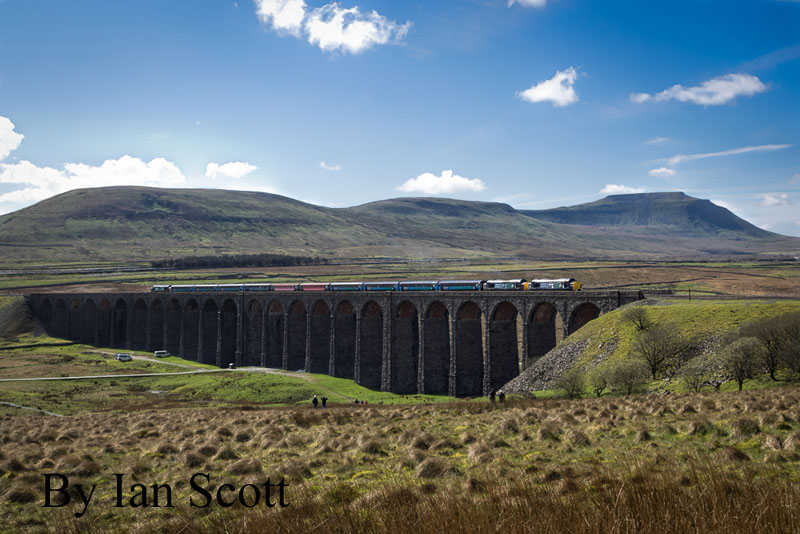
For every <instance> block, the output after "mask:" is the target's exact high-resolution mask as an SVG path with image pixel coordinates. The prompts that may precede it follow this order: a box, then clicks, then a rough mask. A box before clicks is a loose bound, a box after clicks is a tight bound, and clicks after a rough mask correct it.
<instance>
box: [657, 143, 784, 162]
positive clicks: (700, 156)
mask: <svg viewBox="0 0 800 534" xmlns="http://www.w3.org/2000/svg"><path fill="white" fill-rule="evenodd" d="M791 146H792V145H756V146H744V147H741V148H732V149H730V150H723V151H721V152H706V153H704V154H689V155H684V154H678V155H677V156H672V157H671V158H669V160H668V162H669V164H670V165H677V164H679V163H683V162H684V161H695V160H698V159H706V158H719V157H724V156H735V155H737V154H746V153H748V152H772V151H775V150H783V149H784V148H789V147H791Z"/></svg>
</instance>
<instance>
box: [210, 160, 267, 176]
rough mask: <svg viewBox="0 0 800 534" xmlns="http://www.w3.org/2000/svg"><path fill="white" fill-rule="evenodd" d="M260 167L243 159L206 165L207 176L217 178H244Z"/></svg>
mask: <svg viewBox="0 0 800 534" xmlns="http://www.w3.org/2000/svg"><path fill="white" fill-rule="evenodd" d="M256 169H258V167H256V166H255V165H250V164H249V163H245V162H243V161H231V162H229V163H225V164H223V165H220V164H219V163H209V164H208V165H206V178H211V179H212V180H216V179H217V178H233V179H234V180H238V179H240V178H244V177H245V176H247V175H248V174H250V173H251V172H253V171H255V170H256Z"/></svg>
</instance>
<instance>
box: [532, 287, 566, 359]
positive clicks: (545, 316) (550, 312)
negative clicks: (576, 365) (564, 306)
mask: <svg viewBox="0 0 800 534" xmlns="http://www.w3.org/2000/svg"><path fill="white" fill-rule="evenodd" d="M559 330H561V315H560V314H559V313H558V310H556V307H555V306H553V305H552V304H551V303H549V302H542V303H540V304H538V305H536V307H535V308H534V309H533V312H531V315H530V321H529V323H528V362H529V364H530V363H533V362H535V361H536V360H538V359H539V358H541V357H542V356H544V355H545V354H547V353H548V352H550V350H552V348H553V347H555V346H556V344H557V343H558V342H559V338H560V337H562V334H560V332H559Z"/></svg>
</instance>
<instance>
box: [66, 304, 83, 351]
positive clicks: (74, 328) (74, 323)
mask: <svg viewBox="0 0 800 534" xmlns="http://www.w3.org/2000/svg"><path fill="white" fill-rule="evenodd" d="M82 326H83V309H82V307H81V301H80V300H78V299H72V300H70V301H69V338H70V339H71V340H72V341H80V340H81V339H82V337H83V336H82V335H81V334H82V331H83V328H82Z"/></svg>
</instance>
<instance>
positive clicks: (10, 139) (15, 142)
mask: <svg viewBox="0 0 800 534" xmlns="http://www.w3.org/2000/svg"><path fill="white" fill-rule="evenodd" d="M23 137H25V136H24V135H22V134H21V133H18V132H15V131H14V123H13V122H11V120H10V119H7V118H6V117H0V161H2V160H4V159H5V158H6V156H8V155H9V154H10V153H11V152H12V151H14V150H16V149H17V147H18V146H19V144H20V143H21V142H22V139H23Z"/></svg>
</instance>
